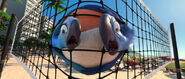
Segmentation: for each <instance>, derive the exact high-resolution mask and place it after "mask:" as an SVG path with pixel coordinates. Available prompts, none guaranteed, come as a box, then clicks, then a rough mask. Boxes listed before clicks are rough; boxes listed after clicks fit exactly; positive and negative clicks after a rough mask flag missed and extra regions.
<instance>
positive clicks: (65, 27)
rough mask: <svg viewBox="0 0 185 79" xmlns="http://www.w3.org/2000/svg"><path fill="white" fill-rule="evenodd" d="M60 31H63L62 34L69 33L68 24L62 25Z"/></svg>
mask: <svg viewBox="0 0 185 79" xmlns="http://www.w3.org/2000/svg"><path fill="white" fill-rule="evenodd" d="M60 31H61V34H62V35H64V34H66V33H67V26H66V25H62V27H61V29H60Z"/></svg>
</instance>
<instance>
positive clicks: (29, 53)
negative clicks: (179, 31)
mask: <svg viewBox="0 0 185 79" xmlns="http://www.w3.org/2000/svg"><path fill="white" fill-rule="evenodd" d="M55 3H56V4H55ZM57 3H59V5H57ZM84 5H98V6H101V7H103V8H108V9H110V10H111V11H113V12H115V13H116V14H117V15H118V16H119V18H120V19H121V20H122V21H123V22H125V23H126V24H127V25H128V26H129V27H130V28H132V29H133V30H134V31H135V35H134V37H135V40H134V43H133V45H131V46H130V48H129V49H128V50H124V51H122V52H124V54H123V55H122V56H121V57H120V58H119V59H118V61H117V62H116V64H115V65H114V66H113V67H112V68H111V69H109V70H106V71H104V72H101V69H102V60H103V57H104V54H105V53H106V52H107V51H106V50H104V49H102V50H92V49H73V50H70V49H62V50H59V51H60V52H63V51H69V53H70V61H69V62H70V64H67V63H65V62H64V60H63V59H62V58H60V57H58V56H57V55H54V54H53V52H52V49H51V48H52V45H51V44H50V43H51V42H50V40H51V37H52V32H53V31H54V29H56V26H57V25H59V24H60V23H62V22H63V21H64V20H65V19H66V18H67V17H68V16H71V17H76V16H97V15H92V14H78V13H77V11H78V10H79V7H81V6H84ZM72 10H75V11H74V13H73V14H70V12H71V11H72ZM27 14H28V15H26V16H25V17H24V18H23V20H21V22H19V24H18V30H17V34H16V39H15V43H14V48H13V54H14V55H16V56H17V57H18V58H19V59H20V60H21V61H22V62H23V63H24V64H26V65H27V67H29V69H30V70H31V71H32V72H33V73H34V74H35V76H36V77H37V78H38V79H44V78H47V79H60V78H62V79H67V78H68V79H78V78H83V79H86V78H88V79H89V78H93V79H94V78H99V79H104V78H105V79H109V78H110V79H113V78H115V79H124V78H128V79H132V78H134V79H135V78H137V79H138V78H139V79H140V78H141V79H143V78H144V77H145V76H146V75H147V74H149V73H152V71H154V70H156V69H157V68H158V67H160V66H162V65H164V64H165V63H167V62H168V61H169V58H170V50H169V39H168V37H169V36H168V32H167V31H166V29H165V28H163V26H162V25H161V24H160V23H159V21H158V20H157V19H156V18H155V17H154V16H153V14H152V13H151V12H150V11H149V9H148V8H147V7H146V5H144V4H143V3H141V2H140V1H139V0H76V1H74V0H73V1H72V0H54V1H53V0H43V1H41V2H39V5H37V6H36V7H35V8H34V9H32V11H31V12H29V13H27ZM69 14H70V15H69ZM97 17H99V16H97ZM74 51H89V52H92V51H93V52H99V53H101V59H100V64H99V71H100V72H99V73H97V74H94V75H84V74H82V73H79V72H78V71H76V70H75V69H73V68H72V60H73V59H72V53H73V52H74Z"/></svg>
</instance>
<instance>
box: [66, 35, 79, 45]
mask: <svg viewBox="0 0 185 79" xmlns="http://www.w3.org/2000/svg"><path fill="white" fill-rule="evenodd" d="M76 43H77V40H76V37H75V36H73V35H72V36H71V37H70V38H69V40H68V41H67V44H76Z"/></svg>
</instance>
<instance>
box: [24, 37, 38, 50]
mask: <svg viewBox="0 0 185 79" xmlns="http://www.w3.org/2000/svg"><path fill="white" fill-rule="evenodd" d="M40 43H41V41H40V40H38V39H37V38H36V37H30V38H28V39H26V40H25V41H24V43H23V45H24V46H26V47H28V48H34V47H36V46H38V45H40Z"/></svg>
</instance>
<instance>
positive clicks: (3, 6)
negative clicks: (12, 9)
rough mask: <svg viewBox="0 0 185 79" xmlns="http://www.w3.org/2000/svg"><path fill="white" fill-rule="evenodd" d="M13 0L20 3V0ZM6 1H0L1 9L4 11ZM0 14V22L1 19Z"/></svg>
mask: <svg viewBox="0 0 185 79" xmlns="http://www.w3.org/2000/svg"><path fill="white" fill-rule="evenodd" d="M13 1H17V2H19V3H20V4H22V0H13ZM6 3H7V0H3V1H2V3H1V9H0V10H1V11H3V12H5V8H6ZM2 19H3V18H2V15H1V14H0V22H1V20H2Z"/></svg>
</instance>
